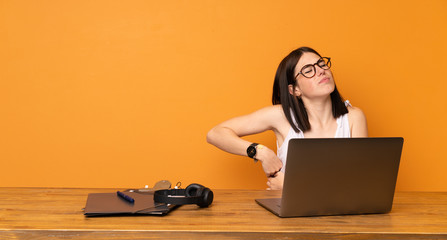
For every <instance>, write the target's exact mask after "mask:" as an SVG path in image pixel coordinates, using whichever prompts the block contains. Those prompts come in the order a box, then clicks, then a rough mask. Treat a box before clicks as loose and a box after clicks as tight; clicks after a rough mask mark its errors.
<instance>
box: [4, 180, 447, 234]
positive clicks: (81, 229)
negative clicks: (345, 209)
mask: <svg viewBox="0 0 447 240" xmlns="http://www.w3.org/2000/svg"><path fill="white" fill-rule="evenodd" d="M116 190H117V189H51V188H0V239H17V238H19V239H57V238H63V239H147V238H154V239H160V238H161V239H184V238H206V239H220V238H229V239H242V238H243V239H291V238H300V239H322V238H326V239H398V238H403V239H447V192H444V193H426V192H401V193H396V195H395V199H394V206H393V210H392V212H391V213H389V214H371V215H352V216H327V217H304V218H285V219H283V218H278V217H276V216H275V215H273V214H272V213H270V212H268V211H266V210H265V209H264V208H262V207H260V206H259V205H257V204H256V203H255V201H254V199H255V198H263V197H276V196H277V195H278V193H277V192H273V191H262V190H214V193H215V200H214V203H213V205H212V207H210V208H205V209H200V208H198V207H197V206H195V205H185V206H181V207H180V208H178V209H176V210H174V211H173V212H171V213H169V215H167V216H164V217H157V216H122V217H99V218H87V217H84V215H83V212H82V210H81V209H82V208H83V207H84V206H85V202H86V199H87V194H88V193H92V192H113V191H116Z"/></svg>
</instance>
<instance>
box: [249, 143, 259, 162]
mask: <svg viewBox="0 0 447 240" xmlns="http://www.w3.org/2000/svg"><path fill="white" fill-rule="evenodd" d="M258 145H259V143H252V144H251V145H250V146H248V148H247V156H248V157H250V158H253V159H254V160H255V163H256V162H257V161H258V160H257V159H256V158H255V156H256V146H258Z"/></svg>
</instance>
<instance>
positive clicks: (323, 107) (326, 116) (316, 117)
mask: <svg viewBox="0 0 447 240" xmlns="http://www.w3.org/2000/svg"><path fill="white" fill-rule="evenodd" d="M303 103H304V106H305V107H306V111H307V116H308V117H309V122H310V123H311V125H312V123H318V124H321V125H325V124H327V123H329V122H330V121H332V120H333V119H334V116H333V114H332V101H331V98H330V96H328V97H327V98H324V99H312V100H308V99H305V98H303Z"/></svg>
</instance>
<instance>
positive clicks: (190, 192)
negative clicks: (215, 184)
mask: <svg viewBox="0 0 447 240" xmlns="http://www.w3.org/2000/svg"><path fill="white" fill-rule="evenodd" d="M204 189H205V187H204V186H202V185H200V184H197V183H193V184H190V185H189V186H188V187H186V189H185V195H186V196H187V197H199V196H201V195H202V193H203V190H204Z"/></svg>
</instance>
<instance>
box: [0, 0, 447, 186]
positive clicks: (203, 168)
mask: <svg viewBox="0 0 447 240" xmlns="http://www.w3.org/2000/svg"><path fill="white" fill-rule="evenodd" d="M446 12H447V1H445V0H428V1H413V0H412V1H390V0H378V1H376V0H374V1H372V0H371V1H357V0H346V1H331V0H321V1H308V0H306V1H295V0H287V1H286V0H283V1H259V0H251V1H239V0H231V1H218V0H197V1H177V0H174V1H146V0H144V1H143V0H142V1H109V0H107V1H105V0H104V1H89V0H81V1H74V0H73V1H59V0H41V1H19V0H0V112H1V115H0V158H1V159H0V169H1V170H0V171H1V172H0V173H1V174H0V186H1V187H17V186H18V187H21V186H24V187H117V188H122V187H142V186H144V185H145V184H148V185H153V184H154V183H155V182H156V181H158V180H161V179H168V180H170V181H171V182H174V183H175V182H177V181H182V182H183V183H184V184H189V183H191V182H199V183H202V184H204V185H206V186H209V187H211V188H249V189H261V188H265V187H266V186H265V181H266V179H265V177H264V174H263V172H262V169H261V168H260V165H259V164H257V165H254V164H253V161H252V160H251V159H249V158H247V157H241V156H234V155H231V154H228V153H225V152H222V151H220V150H218V149H216V148H215V147H213V146H211V145H209V144H207V143H206V140H205V137H206V133H207V131H208V130H209V129H211V128H212V127H213V126H214V125H216V124H217V123H219V122H222V121H224V120H226V119H228V118H231V117H234V116H238V115H241V114H246V113H250V112H252V111H254V110H256V109H259V108H261V107H264V106H267V105H270V104H271V103H270V98H271V91H272V85H273V78H274V74H275V71H276V67H277V66H278V64H279V62H280V61H281V60H282V58H284V57H285V56H286V55H287V54H288V53H289V52H290V51H291V50H293V49H295V48H297V47H300V46H303V45H305V46H311V47H313V48H315V49H316V50H317V51H319V52H320V53H321V54H322V55H324V56H329V57H332V62H333V65H332V66H333V67H332V70H333V73H334V75H335V80H336V81H337V84H338V88H339V90H340V92H341V93H342V95H343V96H344V97H345V98H346V99H349V100H350V101H351V102H352V103H353V105H355V106H358V107H360V108H361V109H363V111H364V112H365V114H366V116H367V119H368V127H369V132H370V136H372V137H378V136H402V137H404V138H405V144H404V151H403V155H402V161H401V169H400V172H399V179H398V190H415V191H447V174H445V173H446V170H447V162H446V159H447V146H446V140H445V139H446V137H447V131H446V127H445V121H446V117H447V114H446V109H447V104H446V102H447V100H446V92H445V91H446V87H447V84H446V81H447V80H446V78H447V66H446V65H447V61H446V60H445V59H446V57H447V44H446V43H447V27H446V26H447V14H446ZM249 139H252V140H253V141H256V142H261V143H263V144H265V145H267V146H269V147H271V148H273V149H276V147H275V139H274V135H273V134H272V133H263V134H259V135H257V136H251V137H249Z"/></svg>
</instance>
